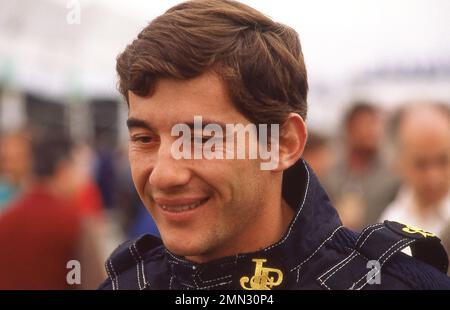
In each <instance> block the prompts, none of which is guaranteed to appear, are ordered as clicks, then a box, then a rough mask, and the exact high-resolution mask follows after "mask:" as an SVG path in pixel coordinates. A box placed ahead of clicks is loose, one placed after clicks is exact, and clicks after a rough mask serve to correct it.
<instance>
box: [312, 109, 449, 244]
mask: <svg viewBox="0 0 450 310" xmlns="http://www.w3.org/2000/svg"><path fill="white" fill-rule="evenodd" d="M304 158H305V159H306V160H307V161H308V162H309V163H310V165H311V166H312V167H313V169H314V170H315V171H316V173H317V174H318V177H319V179H321V181H322V183H323V185H324V186H325V189H326V190H327V192H328V194H329V196H330V199H331V201H332V202H333V204H334V206H335V208H336V209H337V211H338V213H339V215H340V217H341V220H342V222H343V224H344V225H345V226H347V227H349V228H351V229H354V230H357V231H359V230H361V229H362V228H364V227H366V226H368V225H371V224H374V223H377V222H383V221H384V220H391V221H397V222H401V223H406V224H408V225H411V226H414V227H417V228H420V229H423V230H425V231H429V232H432V233H434V234H436V235H437V236H439V237H440V238H441V240H442V241H443V244H444V246H445V247H446V249H447V252H449V251H450V106H449V105H448V103H442V102H431V101H430V102H427V101H420V102H419V101H418V102H408V103H404V104H403V105H401V107H400V108H399V109H397V110H395V111H384V110H383V109H381V108H379V105H376V104H374V103H370V102H364V101H360V102H354V103H353V104H352V105H351V107H350V108H349V110H348V111H347V112H346V114H345V117H344V119H343V121H342V125H341V130H340V132H339V133H338V134H337V135H336V136H334V137H329V136H325V135H321V134H320V133H316V132H310V134H309V141H308V143H307V146H306V150H305V154H304Z"/></svg>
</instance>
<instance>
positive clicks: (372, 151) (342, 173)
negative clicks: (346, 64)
mask: <svg viewBox="0 0 450 310" xmlns="http://www.w3.org/2000/svg"><path fill="white" fill-rule="evenodd" d="M343 123H344V128H343V130H344V133H345V136H344V139H343V140H344V143H343V149H340V151H341V152H340V154H339V155H338V156H337V160H336V163H335V164H334V165H333V167H332V168H331V170H330V172H329V174H328V175H326V177H325V178H324V186H325V189H326V190H327V192H328V193H329V195H330V198H331V201H332V202H333V203H334V206H335V207H336V209H337V210H338V213H339V215H340V217H341V219H342V222H343V223H344V225H345V226H347V227H349V228H352V229H355V230H360V229H362V228H363V227H365V226H367V225H371V224H374V223H376V220H377V219H378V217H379V216H380V214H381V212H382V211H383V210H384V208H386V206H387V205H388V204H389V203H390V202H391V201H392V200H393V199H394V197H395V194H396V192H397V190H398V184H397V183H398V182H397V180H396V179H395V177H394V176H393V173H391V171H390V169H388V167H387V165H386V163H385V161H384V160H383V156H382V154H381V146H382V136H383V127H384V121H383V117H382V114H381V111H380V110H379V109H378V108H377V107H376V106H375V105H373V104H371V103H368V102H364V101H359V102H355V103H354V104H353V105H352V107H351V108H350V109H349V110H348V112H347V113H346V116H345V118H344V122H343Z"/></svg>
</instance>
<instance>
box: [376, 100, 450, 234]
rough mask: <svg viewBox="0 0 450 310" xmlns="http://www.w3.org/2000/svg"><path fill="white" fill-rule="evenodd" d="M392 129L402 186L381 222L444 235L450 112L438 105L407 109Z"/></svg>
mask: <svg viewBox="0 0 450 310" xmlns="http://www.w3.org/2000/svg"><path fill="white" fill-rule="evenodd" d="M419 124H420V125H419ZM393 129H394V131H393V137H394V138H395V139H394V142H395V145H396V151H397V154H398V155H397V156H396V168H397V172H398V174H399V176H400V177H401V179H402V183H403V185H402V188H401V190H400V192H399V194H398V195H397V198H396V199H395V200H394V201H393V202H392V203H391V204H390V205H389V207H388V208H387V209H386V210H385V212H384V213H383V214H382V215H381V219H382V220H385V219H388V220H395V221H402V222H405V223H410V224H411V225H414V226H419V227H423V228H424V229H426V230H428V231H432V232H434V233H436V234H438V235H442V232H443V229H444V228H445V226H446V225H447V223H449V222H450V109H449V107H448V106H446V105H440V104H437V103H417V104H413V105H408V106H405V107H404V108H402V109H401V110H400V111H399V112H398V115H397V116H396V117H395V124H394V126H393ZM442 236H443V237H444V235H442Z"/></svg>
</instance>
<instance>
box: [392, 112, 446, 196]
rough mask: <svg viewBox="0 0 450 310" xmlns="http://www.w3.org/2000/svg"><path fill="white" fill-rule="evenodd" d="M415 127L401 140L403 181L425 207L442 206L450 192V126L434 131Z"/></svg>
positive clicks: (404, 133) (404, 132)
mask: <svg viewBox="0 0 450 310" xmlns="http://www.w3.org/2000/svg"><path fill="white" fill-rule="evenodd" d="M438 121H440V122H441V123H442V121H441V120H438ZM411 127H412V125H411V126H409V127H408V128H409V129H406V130H403V133H402V136H401V137H402V142H401V147H402V148H401V156H400V167H401V173H402V175H403V179H404V180H405V182H406V183H407V184H408V185H409V186H410V187H411V188H412V189H413V191H414V193H415V195H416V197H417V198H418V199H419V200H420V202H421V203H424V204H435V203H439V201H441V200H442V199H443V197H445V195H446V194H447V193H448V191H449V189H450V124H447V125H443V126H437V127H436V128H433V129H432V130H427V129H421V128H420V126H419V125H417V124H416V125H415V127H416V128H415V129H414V130H413V129H412V128H411Z"/></svg>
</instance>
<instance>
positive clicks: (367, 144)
mask: <svg viewBox="0 0 450 310" xmlns="http://www.w3.org/2000/svg"><path fill="white" fill-rule="evenodd" d="M382 128H383V123H382V119H381V116H380V115H379V114H377V113H374V112H360V113H358V114H357V115H355V117H354V118H353V119H352V120H351V122H350V123H349V124H348V127H347V137H348V143H349V146H350V148H351V149H352V150H354V151H356V152H359V153H361V154H367V155H373V154H375V153H376V152H377V151H378V148H379V145H380V139H381V136H382Z"/></svg>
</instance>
